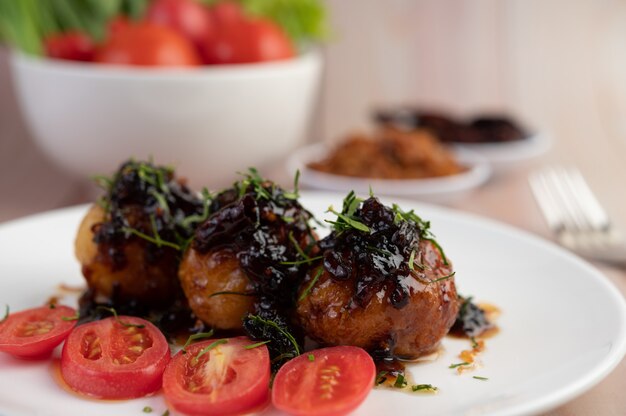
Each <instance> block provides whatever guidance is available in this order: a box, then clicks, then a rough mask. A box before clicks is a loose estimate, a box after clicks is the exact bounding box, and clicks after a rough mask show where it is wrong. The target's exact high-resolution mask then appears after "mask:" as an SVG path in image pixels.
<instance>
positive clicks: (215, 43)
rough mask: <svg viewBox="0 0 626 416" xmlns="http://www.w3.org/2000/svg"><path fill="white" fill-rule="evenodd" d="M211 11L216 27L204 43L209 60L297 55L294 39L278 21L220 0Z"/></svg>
mask: <svg viewBox="0 0 626 416" xmlns="http://www.w3.org/2000/svg"><path fill="white" fill-rule="evenodd" d="M210 14H211V17H212V20H213V25H214V31H213V34H212V36H209V37H207V38H206V39H205V42H204V44H203V45H202V54H203V56H204V60H205V63H207V64H239V63H251V62H264V61H274V60H280V59H289V58H292V57H293V56H294V55H295V48H294V45H293V43H292V42H291V40H290V39H289V37H288V36H287V34H286V33H285V32H284V31H283V30H282V29H281V28H280V27H279V26H278V25H277V24H276V23H274V22H273V21H271V20H269V19H266V18H261V17H250V16H247V15H246V13H245V12H244V10H243V9H242V8H241V6H240V5H239V4H238V3H235V2H232V1H225V2H221V3H217V4H216V5H214V6H213V7H212V8H211V9H210Z"/></svg>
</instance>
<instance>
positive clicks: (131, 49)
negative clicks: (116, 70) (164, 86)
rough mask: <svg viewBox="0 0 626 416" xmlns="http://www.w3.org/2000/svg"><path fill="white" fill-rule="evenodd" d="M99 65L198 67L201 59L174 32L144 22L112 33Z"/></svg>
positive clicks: (99, 55)
mask: <svg viewBox="0 0 626 416" xmlns="http://www.w3.org/2000/svg"><path fill="white" fill-rule="evenodd" d="M95 61H96V62H100V63H107V64H117V65H140V66H196V65H199V64H200V58H199V56H198V54H197V52H196V50H195V49H194V47H193V45H192V44H191V43H190V42H189V41H188V40H187V39H185V38H184V37H183V36H182V35H180V34H178V33H176V32H175V31H174V30H172V29H170V28H167V27H164V26H159V25H155V24H152V23H147V22H141V23H136V24H129V25H127V26H124V25H122V24H120V25H119V26H118V27H116V28H115V30H112V31H111V34H110V37H109V39H108V40H107V41H106V42H105V43H104V45H102V46H101V47H100V49H98V51H97V52H96V56H95Z"/></svg>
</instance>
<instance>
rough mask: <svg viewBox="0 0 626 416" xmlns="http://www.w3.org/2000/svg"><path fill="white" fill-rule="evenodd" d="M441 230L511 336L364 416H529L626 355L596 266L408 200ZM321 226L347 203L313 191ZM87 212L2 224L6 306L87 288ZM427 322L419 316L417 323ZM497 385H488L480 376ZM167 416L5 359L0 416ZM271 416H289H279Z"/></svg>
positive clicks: (45, 368) (625, 338)
mask: <svg viewBox="0 0 626 416" xmlns="http://www.w3.org/2000/svg"><path fill="white" fill-rule="evenodd" d="M399 202H400V205H401V206H402V207H403V208H405V209H408V208H415V209H416V210H417V212H418V213H419V214H420V215H422V216H423V217H424V218H426V219H429V220H431V221H432V228H433V231H434V232H435V234H436V235H437V237H438V241H439V242H440V243H441V244H442V246H443V247H444V248H445V250H446V253H447V255H448V256H449V257H450V258H451V259H452V260H453V261H454V264H455V268H456V270H457V277H456V278H457V285H458V287H459V290H460V292H461V293H462V294H465V295H473V296H474V297H475V298H476V299H477V300H481V301H488V302H490V303H493V304H496V305H498V306H499V307H500V308H501V309H502V315H501V317H500V320H499V321H498V324H499V326H500V333H499V334H498V335H497V336H495V337H494V338H491V339H489V340H488V341H487V350H486V351H485V352H484V353H483V354H482V355H481V360H482V363H483V366H482V368H480V369H479V370H476V371H474V372H470V373H465V374H462V375H458V374H456V372H455V371H454V370H451V369H449V368H448V365H449V364H451V363H455V362H458V361H459V358H458V357H457V355H458V353H459V352H460V351H461V350H462V349H466V348H468V346H469V343H468V341H465V340H459V339H451V338H446V339H445V340H444V341H443V346H444V352H443V354H442V356H440V357H439V358H438V359H437V360H436V361H434V362H430V363H427V364H418V365H411V366H409V367H408V368H409V371H411V372H412V374H413V376H414V379H415V382H416V383H430V384H433V385H435V386H437V387H439V393H438V394H435V395H429V394H421V395H412V394H406V393H401V392H397V391H389V390H374V391H373V392H372V393H371V394H370V395H369V396H368V398H367V399H366V401H365V403H363V405H362V406H361V407H360V408H359V409H357V410H356V412H355V414H357V415H364V416H375V415H382V414H391V415H408V414H420V415H461V414H463V415H527V414H533V413H538V412H541V411H546V410H548V409H550V408H553V407H555V406H557V405H559V404H561V403H564V402H566V401H568V400H570V399H572V398H573V397H574V396H576V395H578V394H580V393H582V392H583V391H585V390H587V389H589V388H590V387H591V386H593V385H594V384H596V383H597V382H599V381H600V380H601V379H602V378H603V377H605V376H606V375H607V374H608V373H609V372H610V371H611V370H612V369H613V368H614V367H615V366H616V365H617V364H618V363H619V362H620V360H621V359H622V357H623V355H624V352H625V350H626V318H625V316H626V307H625V304H624V300H623V298H622V296H621V295H620V294H619V293H618V292H617V290H616V289H615V288H614V287H613V286H612V285H611V284H610V283H609V282H608V281H607V279H606V278H605V277H604V276H603V275H602V274H601V273H600V272H598V271H597V270H596V269H594V268H593V267H591V266H590V265H589V264H587V263H586V262H584V261H583V260H580V259H579V258H577V257H575V256H573V255H572V254H569V253H568V252H566V251H565V250H562V249H560V248H559V247H557V246H555V245H553V244H551V243H548V242H546V241H543V240H541V239H539V238H536V237H534V236H532V235H529V234H527V233H525V232H522V231H519V230H516V229H514V228H512V227H509V226H506V225H503V224H500V223H496V222H493V221H490V220H487V219H483V218H480V217H476V216H470V215H467V214H463V213H459V212H456V211H452V210H446V209H442V208H437V207H433V206H428V205H418V204H416V203H411V202H407V201H399ZM302 203H303V204H304V205H305V206H306V207H307V208H309V209H310V210H311V211H312V212H313V213H315V214H316V215H318V216H319V217H320V218H323V217H324V214H323V212H324V211H325V210H326V208H327V207H328V205H329V204H334V205H335V206H340V203H341V196H339V195H333V194H314V193H306V194H304V195H303V198H302ZM85 211H86V207H84V206H83V207H77V208H71V209H66V210H60V211H55V212H50V213H46V214H43V215H39V216H35V217H30V218H26V219H24V220H20V221H16V222H13V223H8V224H5V225H3V226H0V253H1V257H0V259H1V260H0V276H2V278H1V279H0V307H2V309H3V303H9V304H10V305H11V307H12V309H13V310H19V309H22V308H28V307H33V306H37V305H41V304H42V303H44V302H45V301H46V299H48V297H49V296H50V295H51V294H53V293H54V292H55V288H56V287H57V285H59V284H60V283H65V284H69V285H79V284H81V283H82V278H81V275H80V270H79V266H78V264H77V263H76V261H75V260H74V258H73V254H72V244H73V238H74V233H75V232H76V228H77V227H78V223H79V221H80V218H81V217H82V215H83V214H84V213H85ZM416 319H418V317H416ZM474 375H476V376H482V377H488V380H487V381H481V380H477V379H474V378H473V376H474ZM144 406H151V407H152V408H153V409H154V412H153V414H155V415H160V414H162V412H163V411H164V410H165V403H164V401H163V398H162V396H161V395H156V396H154V397H150V398H142V399H136V400H131V401H122V402H98V401H94V400H87V399H83V398H80V397H78V396H75V395H73V394H70V393H68V392H66V391H64V390H62V389H61V388H60V387H59V386H58V385H57V384H56V383H55V381H53V379H52V377H51V365H50V363H49V362H24V361H18V360H16V359H13V358H11V357H10V356H8V355H5V354H0V415H3V416H23V415H38V416H48V415H59V414H63V415H68V416H71V415H76V416H83V415H95V416H97V415H103V416H104V415H106V416H110V415H116V416H126V415H128V416H138V415H140V414H142V409H143V408H144ZM264 414H265V415H268V416H269V415H271V416H278V415H280V414H279V413H278V412H276V411H273V410H271V409H270V410H268V411H267V412H266V413H264Z"/></svg>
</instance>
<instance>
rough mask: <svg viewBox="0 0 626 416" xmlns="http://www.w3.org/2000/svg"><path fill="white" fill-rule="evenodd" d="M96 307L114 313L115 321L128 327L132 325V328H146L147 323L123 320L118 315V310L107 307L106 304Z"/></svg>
mask: <svg viewBox="0 0 626 416" xmlns="http://www.w3.org/2000/svg"><path fill="white" fill-rule="evenodd" d="M96 309H102V310H104V311H107V312H110V313H112V314H113V316H114V317H115V321H116V322H117V323H118V324H120V325H122V326H125V327H127V328H131V327H132V328H139V329H141V328H145V325H143V324H131V323H129V322H124V321H122V320H121V319H120V318H119V316H118V315H117V311H116V310H115V308H107V307H106V306H98V307H97V308H96Z"/></svg>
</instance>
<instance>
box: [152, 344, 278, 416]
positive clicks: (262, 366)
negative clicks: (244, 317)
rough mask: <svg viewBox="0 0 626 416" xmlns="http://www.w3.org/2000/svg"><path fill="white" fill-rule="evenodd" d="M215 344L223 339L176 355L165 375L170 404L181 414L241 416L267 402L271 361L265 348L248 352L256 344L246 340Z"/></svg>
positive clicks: (195, 345) (166, 391)
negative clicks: (204, 350) (206, 349)
mask: <svg viewBox="0 0 626 416" xmlns="http://www.w3.org/2000/svg"><path fill="white" fill-rule="evenodd" d="M216 341H217V342H223V341H224V340H222V341H219V340H208V341H203V342H198V343H197V344H193V345H191V346H190V347H188V348H187V353H186V354H183V353H182V351H181V352H179V353H178V354H176V355H175V356H174V358H173V359H172V361H171V362H170V364H169V365H168V366H167V368H166V369H165V373H164V374H163V392H164V393H165V399H166V400H167V402H168V404H169V405H170V406H171V407H173V408H174V409H176V410H177V411H179V412H181V413H185V414H188V415H193V416H200V415H203V416H204V415H206V416H209V415H233V414H241V413H245V412H248V411H251V410H254V409H256V408H258V407H260V406H262V405H263V404H265V403H267V402H268V399H269V384H270V358H269V352H268V351H267V348H266V347H265V345H261V346H259V347H255V348H250V349H246V348H245V347H246V346H247V345H252V344H253V341H250V340H249V339H248V338H245V337H237V338H228V339H226V340H225V341H226V342H225V343H222V344H213V343H215V342H216ZM212 344H213V345H214V348H212V349H210V350H209V351H207V352H205V353H203V354H202V355H200V356H199V354H200V353H201V351H203V349H205V348H206V347H208V346H210V345H212ZM198 356H199V358H198Z"/></svg>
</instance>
